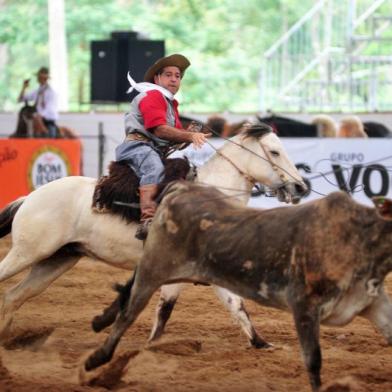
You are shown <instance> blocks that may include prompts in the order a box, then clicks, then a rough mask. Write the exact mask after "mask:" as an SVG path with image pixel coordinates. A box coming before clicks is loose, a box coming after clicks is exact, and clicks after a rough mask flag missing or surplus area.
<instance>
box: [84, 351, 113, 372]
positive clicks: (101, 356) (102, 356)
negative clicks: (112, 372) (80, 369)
mask: <svg viewBox="0 0 392 392" xmlns="http://www.w3.org/2000/svg"><path fill="white" fill-rule="evenodd" d="M111 359H112V355H111V354H107V353H105V351H104V350H103V349H102V348H100V349H99V350H96V351H94V352H93V353H92V354H91V355H90V356H89V357H88V358H87V360H86V362H85V363H84V368H85V370H86V371H87V372H89V371H90V370H94V369H96V368H97V367H99V366H102V365H104V364H105V363H107V362H109V361H110V360H111Z"/></svg>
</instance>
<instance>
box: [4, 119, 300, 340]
mask: <svg viewBox="0 0 392 392" xmlns="http://www.w3.org/2000/svg"><path fill="white" fill-rule="evenodd" d="M198 181H199V182H201V183H206V184H211V185H214V186H216V187H219V188H220V189H221V190H223V191H224V192H225V193H226V194H227V196H228V197H233V198H236V199H237V200H238V202H239V203H241V204H244V205H245V204H246V203H247V202H248V200H249V198H250V194H251V190H252V187H253V185H254V184H253V182H254V181H257V182H259V183H262V184H263V185H266V186H268V187H270V188H272V189H275V190H276V191H277V194H278V196H279V198H280V199H281V200H282V201H286V202H292V201H293V202H298V201H299V199H300V195H301V194H302V193H303V192H304V190H305V189H306V186H305V184H304V182H303V180H302V178H301V176H300V174H299V173H298V171H297V169H296V168H295V166H294V165H293V164H292V162H291V161H290V159H289V158H288V156H287V154H286V152H285V150H284V148H283V146H282V144H281V142H280V140H279V139H278V137H277V136H276V135H275V134H274V133H272V132H270V131H266V128H265V127H264V128H263V127H261V128H257V127H256V128H250V129H249V130H248V131H247V132H246V133H243V134H240V135H237V136H235V137H233V138H232V139H230V141H229V142H226V143H225V144H224V145H223V146H222V147H221V148H220V149H219V151H218V152H217V153H216V154H214V155H213V156H212V157H211V158H210V160H209V161H208V162H207V163H206V164H205V165H203V166H202V167H200V168H199V169H198ZM95 185H96V180H95V179H93V178H87V177H66V178H62V179H59V180H56V181H53V182H51V183H49V184H46V185H44V186H42V187H41V188H38V189H37V190H35V191H34V192H32V193H31V194H29V195H28V196H27V197H25V198H21V199H19V200H16V201H15V202H13V203H11V204H9V205H8V206H7V207H6V208H5V209H4V210H3V211H2V212H1V213H0V236H4V235H6V234H7V233H8V232H10V231H11V225H12V248H11V249H10V251H9V252H8V254H7V255H6V257H5V258H4V259H3V260H2V261H1V263H0V282H1V281H3V280H5V279H8V278H10V277H11V276H14V275H15V274H17V273H19V272H21V271H23V270H25V269H27V268H30V273H29V274H28V275H27V276H26V277H25V278H24V279H23V280H22V281H21V282H20V283H18V284H17V285H16V286H14V287H12V288H11V289H9V290H8V291H6V292H5V294H4V298H3V304H2V309H1V324H0V333H2V334H3V336H4V335H6V334H7V332H8V331H9V327H10V324H11V321H12V317H13V313H14V312H15V311H16V310H17V309H18V308H19V307H20V306H21V305H22V304H23V303H24V302H25V301H27V300H28V299H29V298H32V297H34V296H36V295H38V294H40V293H41V292H42V291H44V290H45V289H46V288H47V287H48V286H49V285H50V284H51V283H52V282H53V281H54V280H55V279H57V278H58V277H59V276H61V275H62V274H63V273H64V272H66V271H67V270H69V269H70V268H72V267H73V266H74V265H75V264H76V263H77V262H78V261H79V260H80V259H81V257H83V256H85V255H87V256H91V257H92V258H93V260H92V261H95V260H100V261H102V262H105V263H107V264H110V265H113V266H115V267H118V268H124V269H127V270H132V269H134V268H135V267H136V265H137V263H138V261H139V260H140V258H141V255H142V252H143V245H142V242H141V241H139V240H137V239H135V238H134V234H135V228H136V224H126V223H125V221H124V220H122V219H121V218H120V217H118V216H114V215H111V214H100V213H96V212H94V211H93V210H92V208H91V203H92V196H93V192H94V187H95ZM215 289H216V292H217V294H218V296H219V297H220V298H221V299H222V300H223V302H224V304H225V305H226V306H227V307H228V308H229V309H230V311H231V312H232V314H233V315H234V316H235V317H236V318H237V319H238V321H239V323H240V325H241V326H242V328H243V329H244V331H245V333H246V334H247V336H248V337H249V339H250V340H251V342H252V343H253V344H255V343H254V339H256V340H257V335H255V331H254V328H253V326H252V325H251V323H250V320H249V318H248V316H247V313H246V311H245V309H244V307H243V305H242V301H241V299H240V297H237V296H235V295H234V294H232V293H230V292H228V291H227V290H224V289H221V288H215ZM173 292H174V293H175V295H177V296H178V293H179V286H177V287H176V286H172V287H170V286H166V287H163V288H162V295H163V298H171V297H172V296H173ZM157 325H159V322H156V323H155V329H156V328H157ZM153 334H154V331H153ZM155 334H156V331H155ZM156 335H159V333H158V334H156ZM152 336H153V335H152ZM252 340H253V341H252Z"/></svg>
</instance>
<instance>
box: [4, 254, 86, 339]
mask: <svg viewBox="0 0 392 392" xmlns="http://www.w3.org/2000/svg"><path fill="white" fill-rule="evenodd" d="M80 258H81V256H80V255H73V256H70V255H54V256H52V257H51V258H50V259H45V260H42V261H40V262H39V263H38V264H35V265H33V267H32V268H31V270H30V273H29V274H28V275H27V276H26V277H25V278H24V279H23V280H22V281H21V282H19V283H18V284H17V285H16V286H14V287H12V288H10V289H9V290H7V291H6V292H5V294H4V297H3V304H2V308H1V313H0V314H1V320H0V338H4V337H6V335H7V334H8V332H9V329H10V326H11V322H12V318H13V314H14V312H15V311H16V310H17V309H19V308H20V307H21V306H22V305H23V304H24V303H25V302H26V301H27V300H28V299H30V298H32V297H35V296H36V295H38V294H40V293H42V292H43V291H44V290H45V289H46V288H47V287H48V286H49V285H50V284H51V283H52V282H53V281H55V280H56V279H57V278H58V277H59V276H61V275H62V274H63V273H64V272H66V271H68V270H69V269H70V268H72V267H73V266H74V265H75V264H76V263H77V262H78V261H79V260H80Z"/></svg>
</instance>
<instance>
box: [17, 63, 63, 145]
mask: <svg viewBox="0 0 392 392" xmlns="http://www.w3.org/2000/svg"><path fill="white" fill-rule="evenodd" d="M48 79H49V69H48V68H46V67H41V68H40V69H39V70H38V72H37V81H38V83H39V87H38V88H37V89H35V90H33V91H31V92H26V90H27V88H28V86H29V82H30V79H27V80H25V81H24V82H23V87H22V90H21V92H20V94H19V98H18V102H23V101H25V102H26V101H34V106H35V107H36V110H37V114H36V120H37V121H38V122H41V124H40V125H41V126H43V128H44V129H46V130H47V136H48V137H51V138H55V137H58V128H57V124H56V121H57V119H58V110H57V94H56V92H55V91H54V90H53V88H52V87H51V86H50V85H49V83H48Z"/></svg>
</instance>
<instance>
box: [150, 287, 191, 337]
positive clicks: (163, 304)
mask: <svg viewBox="0 0 392 392" xmlns="http://www.w3.org/2000/svg"><path fill="white" fill-rule="evenodd" d="M183 286H184V285H183V284H171V285H165V286H162V287H161V294H160V297H159V302H158V305H157V308H156V313H155V321H154V325H153V327H152V330H151V334H150V337H149V339H148V341H149V342H152V341H154V340H157V339H159V338H160V337H161V336H162V335H163V332H164V330H165V326H166V323H167V321H168V320H169V318H170V315H171V313H172V311H173V308H174V306H175V304H176V302H177V298H178V296H179V295H180V292H181V290H182V288H183Z"/></svg>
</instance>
